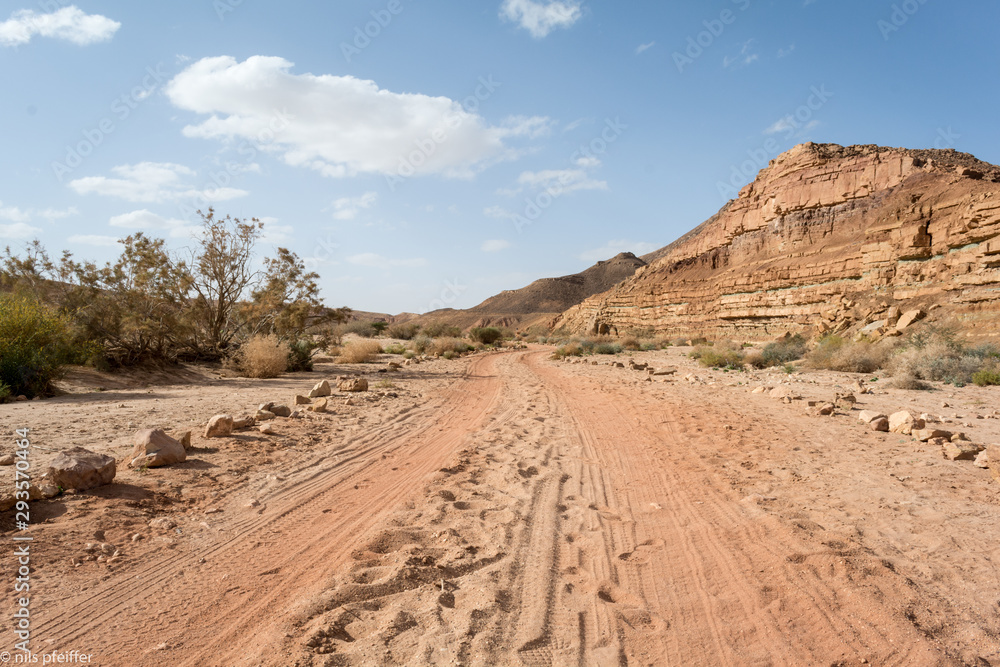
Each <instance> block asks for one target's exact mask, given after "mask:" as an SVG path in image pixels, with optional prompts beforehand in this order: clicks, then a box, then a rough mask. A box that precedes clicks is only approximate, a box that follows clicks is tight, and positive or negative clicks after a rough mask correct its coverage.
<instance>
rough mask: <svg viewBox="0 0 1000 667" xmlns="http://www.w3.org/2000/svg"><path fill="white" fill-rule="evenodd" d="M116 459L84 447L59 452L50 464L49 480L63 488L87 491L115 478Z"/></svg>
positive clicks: (108, 482)
mask: <svg viewBox="0 0 1000 667" xmlns="http://www.w3.org/2000/svg"><path fill="white" fill-rule="evenodd" d="M115 472H116V466H115V460H114V458H112V457H110V456H105V455H103V454H96V453H94V452H91V451H89V450H86V449H84V448H83V447H74V448H73V449H68V450H66V451H64V452H62V453H60V454H59V456H57V457H56V458H55V459H53V461H52V463H51V465H50V466H49V474H48V477H49V481H51V482H52V483H53V484H55V485H56V486H61V487H62V488H63V489H78V490H80V491H85V490H87V489H93V488H96V487H98V486H104V485H105V484H110V483H111V482H112V481H113V480H114V479H115Z"/></svg>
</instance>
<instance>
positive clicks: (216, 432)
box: [205, 415, 233, 438]
mask: <svg viewBox="0 0 1000 667" xmlns="http://www.w3.org/2000/svg"><path fill="white" fill-rule="evenodd" d="M232 434H233V418H232V416H230V415H215V416H214V417H212V418H211V419H209V420H208V425H207V426H205V437H206V438H225V437H226V436H229V435H232Z"/></svg>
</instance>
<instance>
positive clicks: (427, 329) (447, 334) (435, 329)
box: [421, 322, 462, 338]
mask: <svg viewBox="0 0 1000 667" xmlns="http://www.w3.org/2000/svg"><path fill="white" fill-rule="evenodd" d="M421 333H423V334H424V335H425V336H429V337H430V338H458V337H460V336H461V335H462V330H461V329H460V328H459V327H456V326H452V325H450V324H445V323H444V322H431V323H430V324H427V325H425V326H424V328H423V330H422V332H421Z"/></svg>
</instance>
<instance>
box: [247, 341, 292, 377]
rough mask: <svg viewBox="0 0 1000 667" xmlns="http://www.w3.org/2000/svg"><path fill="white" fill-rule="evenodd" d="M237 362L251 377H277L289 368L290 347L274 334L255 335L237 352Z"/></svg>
mask: <svg viewBox="0 0 1000 667" xmlns="http://www.w3.org/2000/svg"><path fill="white" fill-rule="evenodd" d="M236 364H237V366H238V367H239V369H240V372H241V373H243V375H245V376H247V377H251V378H275V377H278V376H279V375H281V374H282V373H284V372H285V371H286V370H287V369H288V348H287V347H286V346H285V345H284V344H283V343H282V342H281V341H280V340H279V339H278V337H277V336H276V335H274V334H269V335H266V336H254V337H253V338H251V339H250V340H248V341H247V342H245V343H244V344H243V345H242V346H241V347H240V349H239V352H237V354H236Z"/></svg>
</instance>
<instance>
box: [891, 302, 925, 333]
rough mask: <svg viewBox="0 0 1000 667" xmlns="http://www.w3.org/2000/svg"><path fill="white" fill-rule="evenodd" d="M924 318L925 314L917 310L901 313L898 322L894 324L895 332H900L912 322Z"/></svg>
mask: <svg viewBox="0 0 1000 667" xmlns="http://www.w3.org/2000/svg"><path fill="white" fill-rule="evenodd" d="M925 317H927V313H925V312H924V311H922V310H920V309H919V308H918V309H917V310H908V311H906V312H905V313H903V315H902V316H901V317H900V318H899V321H898V322H896V331H902V330H903V329H905V328H906V327H908V326H910V325H911V324H913V323H914V322H917V321H919V320H922V319H924V318H925Z"/></svg>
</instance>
